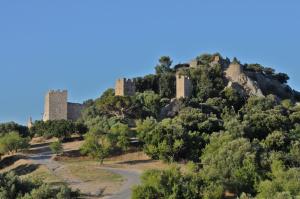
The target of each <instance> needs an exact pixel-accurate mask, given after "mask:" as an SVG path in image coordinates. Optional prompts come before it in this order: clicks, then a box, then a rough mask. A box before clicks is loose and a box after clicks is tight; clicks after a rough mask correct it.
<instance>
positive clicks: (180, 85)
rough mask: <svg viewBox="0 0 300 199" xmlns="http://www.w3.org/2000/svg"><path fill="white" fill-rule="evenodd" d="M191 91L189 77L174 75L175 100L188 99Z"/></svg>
mask: <svg viewBox="0 0 300 199" xmlns="http://www.w3.org/2000/svg"><path fill="white" fill-rule="evenodd" d="M192 91H193V87H192V82H191V80H190V78H189V77H186V76H182V75H178V74H177V75H176V98H177V99H180V98H186V97H190V96H191V94H192Z"/></svg>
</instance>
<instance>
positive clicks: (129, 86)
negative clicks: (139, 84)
mask: <svg viewBox="0 0 300 199" xmlns="http://www.w3.org/2000/svg"><path fill="white" fill-rule="evenodd" d="M134 94H135V85H134V82H133V81H132V80H131V79H126V78H122V79H118V80H117V82H116V86H115V95H116V96H132V95H134Z"/></svg>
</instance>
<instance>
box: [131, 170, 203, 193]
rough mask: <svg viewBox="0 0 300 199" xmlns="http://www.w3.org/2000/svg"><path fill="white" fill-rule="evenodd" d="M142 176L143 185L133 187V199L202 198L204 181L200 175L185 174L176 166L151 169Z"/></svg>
mask: <svg viewBox="0 0 300 199" xmlns="http://www.w3.org/2000/svg"><path fill="white" fill-rule="evenodd" d="M141 178H142V183H141V185H139V186H136V187H134V188H133V194H132V198H133V199H146V198H147V199H152V198H153V199H154V198H155V199H163V198H174V199H180V198H186V199H201V198H202V197H201V190H202V185H203V182H202V180H201V178H200V177H199V175H197V174H183V173H181V172H180V169H179V168H176V167H171V168H170V169H167V170H162V171H160V170H149V171H146V172H145V173H144V174H143V175H142V177H141Z"/></svg>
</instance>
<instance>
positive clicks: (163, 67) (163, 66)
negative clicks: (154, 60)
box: [155, 56, 172, 74]
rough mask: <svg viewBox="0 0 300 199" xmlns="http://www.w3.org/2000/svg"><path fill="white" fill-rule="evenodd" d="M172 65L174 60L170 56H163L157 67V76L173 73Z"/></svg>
mask: <svg viewBox="0 0 300 199" xmlns="http://www.w3.org/2000/svg"><path fill="white" fill-rule="evenodd" d="M171 65H172V60H171V58H170V57H168V56H162V57H161V58H160V59H159V64H158V65H157V66H156V67H155V71H156V74H162V73H168V72H171V71H172V69H171V68H170V67H171Z"/></svg>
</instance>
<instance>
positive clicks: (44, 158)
mask: <svg viewBox="0 0 300 199" xmlns="http://www.w3.org/2000/svg"><path fill="white" fill-rule="evenodd" d="M35 151H37V152H36V153H31V154H28V155H27V156H28V159H30V160H32V161H33V162H34V163H35V164H39V165H45V166H46V167H47V168H48V169H49V170H50V171H51V172H52V173H53V174H54V175H56V176H59V177H60V178H63V181H65V182H66V183H67V184H69V185H70V186H71V187H72V188H78V189H79V190H81V191H82V192H86V191H87V190H88V191H89V192H90V193H91V194H92V195H97V194H99V193H98V192H99V189H97V190H92V188H91V186H89V184H88V183H86V182H83V181H82V180H80V179H78V178H76V177H74V176H70V175H68V176H64V175H61V170H63V169H64V167H65V166H64V165H63V164H61V163H59V162H57V161H54V160H53V158H52V157H53V154H52V153H51V151H50V149H49V147H48V146H47V145H45V146H41V147H39V148H35ZM99 169H104V170H107V171H110V172H112V173H116V174H119V175H121V176H122V177H123V179H124V181H123V182H122V186H121V188H120V190H119V191H118V192H116V193H114V194H112V195H108V196H105V197H102V198H105V199H130V198H131V188H132V186H134V185H137V184H139V183H140V172H139V171H136V170H127V169H123V168H122V169H120V168H111V167H100V166H99ZM100 198H101V197H100Z"/></svg>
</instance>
